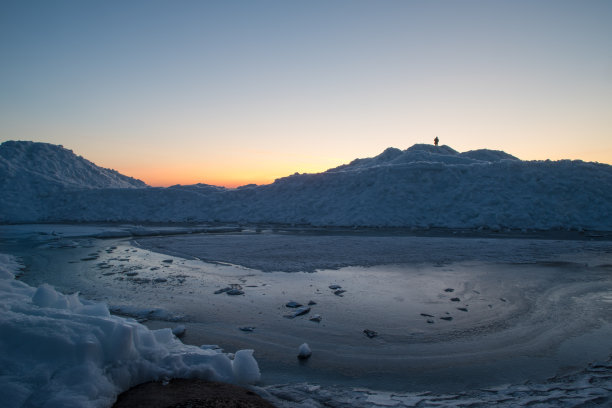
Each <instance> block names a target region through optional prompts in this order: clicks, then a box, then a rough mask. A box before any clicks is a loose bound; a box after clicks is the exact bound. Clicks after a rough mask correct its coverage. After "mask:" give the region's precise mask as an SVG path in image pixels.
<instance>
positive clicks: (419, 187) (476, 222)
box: [0, 143, 612, 230]
mask: <svg viewBox="0 0 612 408" xmlns="http://www.w3.org/2000/svg"><path fill="white" fill-rule="evenodd" d="M5 144H6V143H5ZM71 163H72V162H70V161H66V162H65V161H60V164H61V165H64V166H69V167H70V166H72V164H71ZM60 164H58V165H60ZM28 174H29V173H28ZM7 183H8V184H10V183H12V181H8V182H6V183H5V184H7ZM40 183H42V182H41V181H40V180H39V179H34V180H31V179H29V178H26V179H24V180H21V181H20V184H23V185H25V186H29V187H25V188H26V189H33V188H34V187H32V186H36V187H35V190H36V191H37V195H36V196H35V197H36V198H35V201H32V200H33V199H32V197H33V196H32V195H31V194H30V195H25V196H24V197H21V196H19V195H15V194H13V195H8V196H7V195H4V196H3V197H0V222H38V221H45V222H52V221H130V222H136V221H137V222H147V221H153V222H194V221H196V222H216V221H218V222H246V223H282V224H306V225H315V226H370V227H381V226H382V227H415V228H430V227H449V228H481V227H485V228H491V229H502V228H511V229H594V230H612V217H610V216H609V214H612V166H610V165H606V164H599V163H591V162H582V161H569V160H561V161H548V160H547V161H522V160H519V159H517V158H515V157H513V156H511V155H509V154H507V153H504V152H501V151H494V150H474V151H469V152H465V153H458V152H457V151H455V150H453V149H452V148H450V147H448V146H438V147H436V146H430V145H420V144H419V145H414V146H412V147H410V148H409V149H407V150H404V151H402V150H399V149H394V148H389V149H387V150H385V151H384V152H383V153H382V154H380V155H378V156H376V157H373V158H366V159H357V160H354V161H353V162H351V163H349V164H347V165H343V166H339V167H337V168H334V169H330V170H328V171H326V172H323V173H317V174H298V173H296V174H294V175H292V176H289V177H284V178H281V179H278V180H276V181H275V182H274V183H272V184H269V185H262V186H255V185H249V186H244V187H241V188H237V189H226V188H223V187H215V186H208V185H203V184H199V185H194V186H173V187H169V188H130V189H126V188H123V187H125V186H122V185H113V186H112V187H113V188H112V189H109V188H106V189H91V188H90V189H86V190H85V189H73V190H65V189H61V190H59V189H57V188H52V187H49V188H47V187H46V184H44V183H42V184H40ZM109 187H110V186H109ZM6 188H7V189H8V190H10V191H18V190H19V189H18V187H16V186H14V185H9V186H8V187H6Z"/></svg>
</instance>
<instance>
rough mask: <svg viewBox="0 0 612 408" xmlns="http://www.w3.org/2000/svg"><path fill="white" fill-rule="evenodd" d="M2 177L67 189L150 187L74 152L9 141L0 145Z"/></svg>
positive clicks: (56, 146)
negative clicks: (54, 185) (53, 184)
mask: <svg viewBox="0 0 612 408" xmlns="http://www.w3.org/2000/svg"><path fill="white" fill-rule="evenodd" d="M0 175H1V179H2V180H4V183H9V182H10V181H11V179H13V178H17V179H18V180H23V181H27V182H29V183H38V184H42V183H49V184H51V183H56V184H58V185H60V186H63V187H66V188H142V187H147V185H146V184H145V183H144V182H142V181H140V180H137V179H134V178H132V177H128V176H124V175H122V174H120V173H119V172H117V171H115V170H111V169H105V168H102V167H98V166H96V165H95V164H93V163H92V162H90V161H89V160H86V159H84V158H82V157H81V156H77V155H75V154H74V153H73V152H72V150H68V149H64V147H63V146H58V145H53V144H49V143H35V142H24V141H8V142H4V143H2V144H1V145H0Z"/></svg>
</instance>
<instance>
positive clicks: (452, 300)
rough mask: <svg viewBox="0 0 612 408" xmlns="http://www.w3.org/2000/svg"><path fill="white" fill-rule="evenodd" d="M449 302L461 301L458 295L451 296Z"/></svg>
mask: <svg viewBox="0 0 612 408" xmlns="http://www.w3.org/2000/svg"><path fill="white" fill-rule="evenodd" d="M451 302H461V299H459V298H458V297H454V298H451Z"/></svg>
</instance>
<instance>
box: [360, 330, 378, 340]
mask: <svg viewBox="0 0 612 408" xmlns="http://www.w3.org/2000/svg"><path fill="white" fill-rule="evenodd" d="M363 332H364V333H365V335H366V336H368V337H369V338H370V339H372V338H374V337H376V336H378V333H377V332H375V331H374V330H370V329H364V331H363Z"/></svg>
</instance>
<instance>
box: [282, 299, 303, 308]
mask: <svg viewBox="0 0 612 408" xmlns="http://www.w3.org/2000/svg"><path fill="white" fill-rule="evenodd" d="M285 306H286V307H291V308H294V309H295V308H298V307H300V306H302V304H301V303H298V302H294V301H293V300H292V301H290V302H287V304H285Z"/></svg>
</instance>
